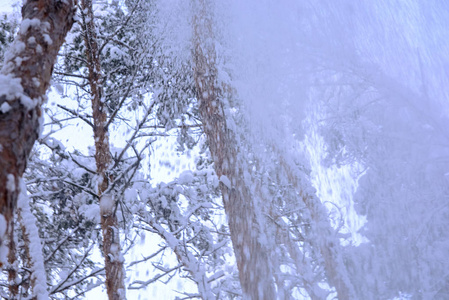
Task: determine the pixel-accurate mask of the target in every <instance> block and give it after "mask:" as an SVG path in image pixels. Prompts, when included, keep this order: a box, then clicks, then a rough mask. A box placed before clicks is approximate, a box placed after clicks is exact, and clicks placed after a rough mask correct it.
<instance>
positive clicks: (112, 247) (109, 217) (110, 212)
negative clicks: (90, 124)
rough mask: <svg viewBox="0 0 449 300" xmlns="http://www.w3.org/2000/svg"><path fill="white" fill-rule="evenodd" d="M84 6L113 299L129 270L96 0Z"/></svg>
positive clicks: (107, 267)
mask: <svg viewBox="0 0 449 300" xmlns="http://www.w3.org/2000/svg"><path fill="white" fill-rule="evenodd" d="M81 6H82V9H83V24H84V26H85V28H84V42H85V44H86V57H87V64H88V69H89V85H90V91H91V96H92V99H91V102H92V116H93V120H94V128H93V130H94V139H95V162H96V165H97V176H98V180H99V182H98V197H99V199H100V213H101V229H102V233H103V255H104V258H105V271H106V290H107V294H108V298H109V299H110V300H112V299H114V300H119V299H125V298H126V296H125V270H124V268H123V258H122V255H121V248H120V237H119V226H118V220H117V216H116V214H115V208H116V200H115V199H114V195H113V194H112V193H111V192H108V191H107V190H108V187H109V181H110V179H111V178H110V176H109V172H108V171H109V168H110V167H111V164H112V157H111V153H110V151H109V134H108V132H107V127H106V125H107V114H106V107H105V105H104V102H102V94H103V86H102V76H101V65H100V53H99V50H98V49H99V48H98V44H97V36H96V29H95V23H94V15H93V10H92V1H91V0H83V1H81Z"/></svg>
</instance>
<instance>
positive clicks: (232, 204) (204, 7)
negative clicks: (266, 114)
mask: <svg viewBox="0 0 449 300" xmlns="http://www.w3.org/2000/svg"><path fill="white" fill-rule="evenodd" d="M197 4H198V5H197V6H196V7H195V9H196V11H195V15H196V16H195V18H194V62H195V70H194V71H195V74H194V75H195V84H196V88H197V97H198V100H199V102H200V105H199V111H200V114H201V117H202V122H203V124H204V132H205V133H206V135H207V138H208V141H209V147H210V151H211V154H212V158H213V160H214V164H215V165H214V167H215V171H216V173H217V176H218V177H219V178H220V181H221V183H220V188H221V192H222V195H223V202H224V207H225V210H226V214H227V216H228V222H229V229H230V232H231V239H232V243H233V247H234V252H235V256H236V260H237V266H238V269H239V277H240V283H241V286H242V289H243V292H244V294H245V297H248V298H250V299H253V300H256V299H267V300H268V299H269V300H271V299H276V296H275V295H276V293H275V285H274V276H273V271H272V269H271V264H270V261H269V256H270V255H269V250H268V249H267V247H266V245H265V242H264V241H263V238H261V237H262V235H263V228H262V224H261V223H260V221H259V220H260V218H261V216H260V213H261V212H260V211H258V210H257V208H256V203H255V201H254V199H253V197H252V195H251V189H250V187H249V186H248V183H247V182H245V179H244V178H245V176H244V174H245V172H246V171H247V170H245V169H244V166H245V165H246V164H245V163H244V162H243V161H242V158H240V155H239V153H238V151H239V150H238V149H239V148H238V147H239V146H238V143H237V138H236V135H235V133H234V132H233V131H232V130H231V129H230V128H228V126H227V123H226V115H225V113H224V107H223V105H224V104H223V101H224V97H223V94H222V92H224V89H226V87H224V86H219V83H218V80H217V68H216V65H215V58H216V52H215V47H214V45H215V44H214V43H215V41H214V33H213V29H212V28H213V20H212V14H211V8H210V7H209V6H210V3H208V1H207V0H198V1H197Z"/></svg>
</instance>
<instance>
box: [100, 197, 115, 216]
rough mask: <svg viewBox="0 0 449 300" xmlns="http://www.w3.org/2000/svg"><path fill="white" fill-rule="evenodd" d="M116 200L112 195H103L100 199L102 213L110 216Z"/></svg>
mask: <svg viewBox="0 0 449 300" xmlns="http://www.w3.org/2000/svg"><path fill="white" fill-rule="evenodd" d="M114 205H115V200H114V197H113V196H112V195H111V194H106V195H102V196H101V199H100V211H101V213H102V214H108V213H110V212H111V211H112V210H113V209H114Z"/></svg>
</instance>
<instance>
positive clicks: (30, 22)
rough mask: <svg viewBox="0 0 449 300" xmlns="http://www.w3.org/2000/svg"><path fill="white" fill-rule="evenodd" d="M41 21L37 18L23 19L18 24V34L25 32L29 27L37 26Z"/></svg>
mask: <svg viewBox="0 0 449 300" xmlns="http://www.w3.org/2000/svg"><path fill="white" fill-rule="evenodd" d="M40 24H41V21H40V20H39V19H36V18H34V19H23V20H22V24H21V26H20V34H26V32H27V31H28V29H29V28H30V27H38V26H40Z"/></svg>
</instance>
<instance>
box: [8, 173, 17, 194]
mask: <svg viewBox="0 0 449 300" xmlns="http://www.w3.org/2000/svg"><path fill="white" fill-rule="evenodd" d="M6 189H7V190H8V191H10V192H14V191H15V190H16V182H15V177H14V175H13V174H8V175H7V176H6Z"/></svg>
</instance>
